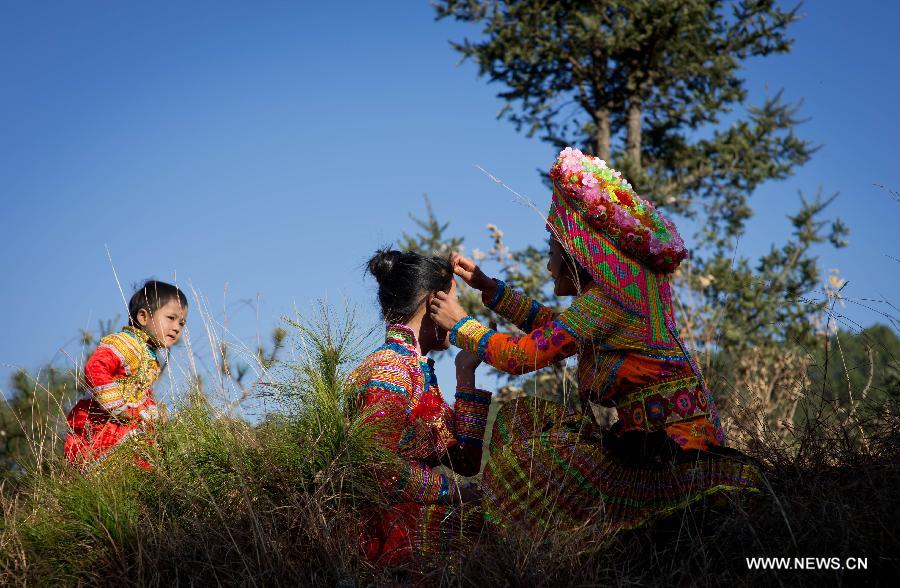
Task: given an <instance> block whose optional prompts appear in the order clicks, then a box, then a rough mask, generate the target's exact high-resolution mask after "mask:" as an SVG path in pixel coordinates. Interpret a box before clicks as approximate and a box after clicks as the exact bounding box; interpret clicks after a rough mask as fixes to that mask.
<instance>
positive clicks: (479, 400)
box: [453, 386, 491, 447]
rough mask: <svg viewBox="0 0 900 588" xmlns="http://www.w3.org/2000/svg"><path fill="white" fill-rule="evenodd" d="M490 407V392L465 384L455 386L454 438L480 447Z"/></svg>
mask: <svg viewBox="0 0 900 588" xmlns="http://www.w3.org/2000/svg"><path fill="white" fill-rule="evenodd" d="M490 407H491V393H490V392H488V391H486V390H479V389H478V388H469V387H467V386H457V387H456V402H455V403H454V405H453V413H454V419H455V433H456V439H457V440H458V441H459V442H460V443H463V444H466V445H475V446H477V447H481V445H482V442H483V441H484V429H485V427H486V426H487V415H488V409H490Z"/></svg>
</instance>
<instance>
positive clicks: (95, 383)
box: [84, 326, 160, 421]
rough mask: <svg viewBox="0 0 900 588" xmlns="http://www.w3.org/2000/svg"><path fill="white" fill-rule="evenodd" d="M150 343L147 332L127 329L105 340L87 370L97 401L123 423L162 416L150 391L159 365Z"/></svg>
mask: <svg viewBox="0 0 900 588" xmlns="http://www.w3.org/2000/svg"><path fill="white" fill-rule="evenodd" d="M148 341H149V336H148V335H147V334H146V333H145V332H144V331H142V330H140V329H136V328H134V327H130V326H129V327H125V328H124V329H123V330H122V331H119V332H118V333H113V334H112V335H107V336H106V337H103V338H102V339H101V340H100V345H99V346H98V347H97V350H96V351H95V352H94V353H93V355H91V357H90V359H88V361H87V364H85V366H84V376H85V380H86V381H87V384H88V386H89V387H90V389H91V395H92V396H93V399H94V401H95V402H96V403H97V404H99V405H100V407H102V408H103V409H104V410H106V411H107V412H108V413H109V414H110V415H112V416H114V417H115V418H116V419H118V420H120V421H131V420H136V419H140V420H145V421H146V420H150V419H154V418H156V417H157V416H159V415H158V412H157V408H156V403H155V402H154V401H153V390H151V388H150V387H151V386H152V385H153V382H155V381H156V378H157V377H159V373H160V364H159V360H158V359H157V357H156V352H155V351H154V350H153V349H152V348H151V347H150V345H149V344H148Z"/></svg>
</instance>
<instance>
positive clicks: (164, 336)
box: [137, 298, 187, 348]
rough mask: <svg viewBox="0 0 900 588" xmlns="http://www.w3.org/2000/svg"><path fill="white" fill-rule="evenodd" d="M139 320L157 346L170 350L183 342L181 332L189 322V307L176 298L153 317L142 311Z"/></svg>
mask: <svg viewBox="0 0 900 588" xmlns="http://www.w3.org/2000/svg"><path fill="white" fill-rule="evenodd" d="M137 319H138V322H139V323H140V325H141V327H143V329H144V330H145V331H146V332H147V333H148V334H149V335H150V337H151V339H153V343H154V344H155V345H157V346H159V347H166V348H168V347H171V346H173V345H175V344H176V343H178V341H180V340H181V331H182V329H183V328H184V323H185V321H187V307H185V306H182V305H181V302H180V301H179V300H178V299H177V298H175V299H173V300H169V301H168V302H166V303H165V304H164V305H162V306H160V307H159V309H158V310H157V311H156V312H154V313H153V314H152V315H151V314H150V313H149V312H147V311H146V310H143V309H142V310H141V311H140V312H138V315H137Z"/></svg>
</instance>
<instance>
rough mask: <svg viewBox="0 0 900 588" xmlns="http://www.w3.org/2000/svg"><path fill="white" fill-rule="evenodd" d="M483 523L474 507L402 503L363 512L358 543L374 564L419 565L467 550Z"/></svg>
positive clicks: (467, 505) (479, 510)
mask: <svg viewBox="0 0 900 588" xmlns="http://www.w3.org/2000/svg"><path fill="white" fill-rule="evenodd" d="M483 522H484V515H483V513H482V511H481V508H480V507H479V506H478V505H477V504H459V505H446V504H418V503H415V502H402V503H399V504H394V505H392V506H390V507H388V508H384V509H371V510H369V511H367V512H364V513H363V520H362V529H361V537H360V540H361V541H360V542H361V545H362V548H363V552H364V553H365V555H366V559H368V560H369V561H371V562H373V563H377V564H382V565H385V564H388V565H391V564H392V565H397V564H406V563H410V562H421V561H422V560H427V559H432V558H437V557H447V556H450V555H452V554H456V553H460V552H464V551H466V550H468V549H469V548H471V546H472V544H473V542H474V541H475V539H476V538H477V537H478V534H479V532H480V531H481V528H482V526H483Z"/></svg>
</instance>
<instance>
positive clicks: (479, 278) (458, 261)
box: [450, 253, 497, 299]
mask: <svg viewBox="0 0 900 588" xmlns="http://www.w3.org/2000/svg"><path fill="white" fill-rule="evenodd" d="M450 263H452V264H453V273H454V274H456V275H457V276H459V277H460V278H462V279H463V281H464V282H465V283H466V284H468V285H469V286H470V287H472V288H475V289H476V290H480V291H481V292H482V294H483V295H484V296H485V297H486V298H488V299H490V298H493V296H494V293H495V292H497V282H495V281H494V279H493V278H489V277H488V276H487V274H485V273H484V272H483V271H481V268H480V267H478V266H477V265H476V264H475V262H474V261H472V260H471V259H469V258H468V257H463V256H462V255H460V254H459V253H454V254H453V255H451V256H450Z"/></svg>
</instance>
